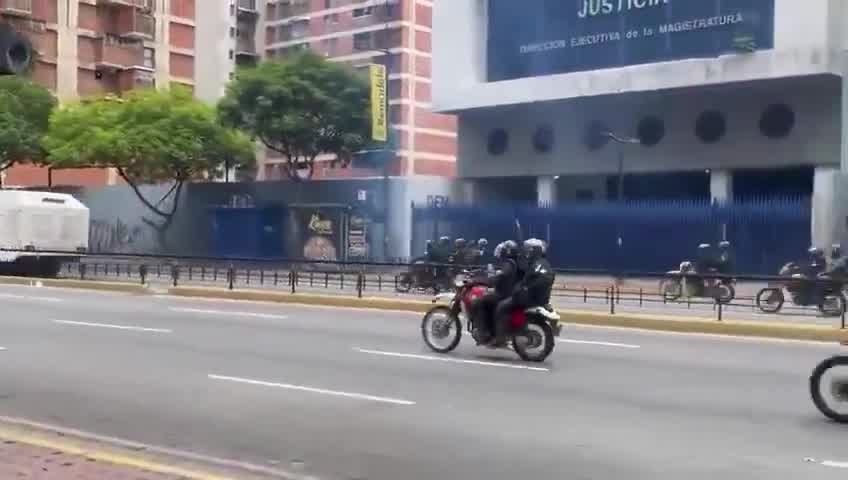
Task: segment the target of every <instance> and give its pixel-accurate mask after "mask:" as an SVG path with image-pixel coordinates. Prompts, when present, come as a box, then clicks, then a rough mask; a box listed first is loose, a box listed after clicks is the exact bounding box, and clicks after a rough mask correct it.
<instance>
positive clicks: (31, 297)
mask: <svg viewBox="0 0 848 480" xmlns="http://www.w3.org/2000/svg"><path fill="white" fill-rule="evenodd" d="M0 304H2V305H3V308H2V312H3V313H2V315H0V327H1V329H0V347H2V349H0V415H3V416H10V417H18V418H27V419H30V420H33V421H37V422H44V423H50V424H55V425H59V426H62V427H67V428H75V429H81V430H85V431H89V432H94V433H97V434H100V435H108V436H115V437H120V438H125V439H129V440H133V441H138V442H144V443H148V444H152V445H158V446H163V447H169V448H177V449H182V450H189V451H193V452H197V453H201V454H206V455H213V456H216V457H222V458H229V459H234V460H239V461H246V462H251V463H255V464H261V465H274V466H280V467H281V468H284V469H286V470H289V471H294V472H300V473H303V474H308V475H312V476H314V477H315V478H319V479H328V480H332V479H369V480H398V479H404V480H418V479H421V480H425V479H426V480H431V479H434V478H440V479H441V478H444V479H485V480H500V479H504V480H506V479H509V480H514V479H515V478H536V479H560V478H567V479H601V480H607V479H614V478H627V479H646V480H647V479H650V480H666V479H667V480H672V479H673V480H678V479H680V478H686V479H705V480H707V479H708V480H714V479H716V478H722V479H724V480H735V479H739V480H741V479H745V480H750V479H769V480H774V479H800V478H804V479H844V478H846V474H848V450H846V449H845V440H846V438H848V427H846V426H842V425H836V424H833V423H831V422H829V421H827V420H825V419H824V418H823V417H822V416H821V415H820V414H819V413H818V412H817V411H816V410H815V408H814V407H813V405H812V403H811V401H810V399H809V395H808V392H807V379H808V376H809V373H810V371H811V370H812V368H813V367H814V366H815V364H816V363H818V362H819V361H820V360H822V359H823V358H825V357H826V356H828V355H831V354H833V353H835V352H838V351H839V350H840V348H839V347H838V346H835V345H822V344H812V343H804V342H788V341H770V340H758V339H741V338H723V337H712V336H703V335H680V334H670V333H660V332H639V331H633V330H621V329H607V328H589V327H576V326H567V327H566V328H565V330H564V332H563V337H562V338H561V339H560V342H559V343H558V344H557V348H556V350H555V351H554V353H553V354H552V356H551V357H550V358H549V360H548V361H547V362H546V363H544V364H526V363H520V362H518V361H517V360H516V359H515V358H513V356H512V355H510V354H509V353H508V352H503V353H501V352H497V353H492V352H490V351H487V350H484V349H480V348H476V347H473V346H472V344H471V342H470V340H469V338H468V337H464V339H463V343H462V344H461V345H460V347H459V349H458V351H457V352H455V353H454V354H451V355H447V356H438V355H435V354H432V353H431V352H429V351H427V350H426V348H425V347H424V346H423V344H422V342H421V339H420V331H419V317H418V316H417V315H414V314H405V313H394V312H385V311H370V310H354V309H331V308H321V307H302V306H294V305H272V304H263V303H247V302H229V301H207V300H193V299H176V298H169V297H151V296H133V295H122V294H109V293H97V292H86V291H70V290H62V289H49V288H31V287H11V286H9V287H7V286H3V287H0Z"/></svg>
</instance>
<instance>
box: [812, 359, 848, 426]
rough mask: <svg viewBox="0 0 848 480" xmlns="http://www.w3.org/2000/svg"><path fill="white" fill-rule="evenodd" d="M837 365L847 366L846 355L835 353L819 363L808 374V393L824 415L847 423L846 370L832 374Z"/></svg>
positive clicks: (847, 386) (847, 392) (847, 394)
mask: <svg viewBox="0 0 848 480" xmlns="http://www.w3.org/2000/svg"><path fill="white" fill-rule="evenodd" d="M842 344H843V345H848V342H843V343H842ZM838 367H848V355H836V356H833V357H830V358H828V359H825V360H824V361H822V362H821V363H819V364H818V365H817V366H816V368H815V369H814V370H813V373H812V374H811V375H810V395H811V396H812V397H813V403H814V404H815V406H816V408H818V409H819V411H820V412H821V413H822V414H824V416H826V417H827V418H830V419H831V420H834V421H836V422H839V423H848V372H844V373H841V374H834V371H835V370H836V369H837V368H838ZM826 378H827V379H828V381H826V380H825V379H826ZM828 397H831V398H832V399H831V400H829V399H828Z"/></svg>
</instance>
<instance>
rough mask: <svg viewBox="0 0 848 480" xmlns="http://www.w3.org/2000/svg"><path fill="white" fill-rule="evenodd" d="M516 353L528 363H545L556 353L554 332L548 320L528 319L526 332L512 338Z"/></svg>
mask: <svg viewBox="0 0 848 480" xmlns="http://www.w3.org/2000/svg"><path fill="white" fill-rule="evenodd" d="M512 346H513V348H514V349H515V353H517V354H518V356H519V357H521V359H522V360H524V361H526V362H544V361H545V359H546V358H548V355H550V354H551V352H553V351H554V331H553V329H552V328H551V325H550V324H549V323H548V322H547V320H544V319H541V318H536V317H531V318H529V319H527V328H526V330H525V331H523V332H521V333H518V334H516V335H514V336H513V337H512Z"/></svg>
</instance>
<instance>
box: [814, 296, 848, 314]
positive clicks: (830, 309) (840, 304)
mask: <svg viewBox="0 0 848 480" xmlns="http://www.w3.org/2000/svg"><path fill="white" fill-rule="evenodd" d="M819 311H820V312H821V313H823V314H825V315H827V316H828V317H838V316H840V315H842V312H844V311H845V295H843V294H842V292H836V293H829V294H827V295H825V296H824V298H822V300H821V302H819Z"/></svg>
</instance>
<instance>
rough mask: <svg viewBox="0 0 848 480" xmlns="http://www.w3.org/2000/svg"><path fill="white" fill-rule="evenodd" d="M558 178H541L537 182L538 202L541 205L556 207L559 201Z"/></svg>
mask: <svg viewBox="0 0 848 480" xmlns="http://www.w3.org/2000/svg"><path fill="white" fill-rule="evenodd" d="M556 181H557V177H539V178H538V179H537V180H536V200H537V202H538V204H539V205H542V206H545V205H554V204H556V201H557V184H556Z"/></svg>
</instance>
